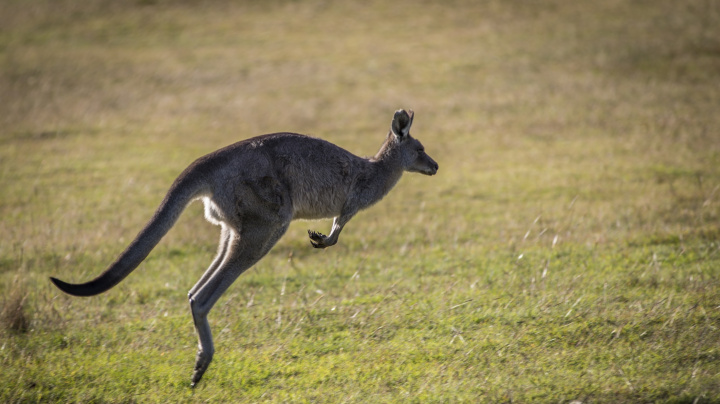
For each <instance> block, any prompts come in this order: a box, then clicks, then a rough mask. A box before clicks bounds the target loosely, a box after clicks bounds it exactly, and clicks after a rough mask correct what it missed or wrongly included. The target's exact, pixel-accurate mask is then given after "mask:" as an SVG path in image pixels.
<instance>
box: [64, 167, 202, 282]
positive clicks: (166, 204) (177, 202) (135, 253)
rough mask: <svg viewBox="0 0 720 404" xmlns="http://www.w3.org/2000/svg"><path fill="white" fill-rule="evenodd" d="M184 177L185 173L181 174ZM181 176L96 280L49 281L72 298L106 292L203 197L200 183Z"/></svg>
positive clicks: (136, 264)
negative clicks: (192, 203) (134, 235)
mask: <svg viewBox="0 0 720 404" xmlns="http://www.w3.org/2000/svg"><path fill="white" fill-rule="evenodd" d="M183 174H185V173H183ZM191 177H192V176H189V175H181V176H180V177H179V178H178V179H177V180H175V182H174V183H173V185H172V187H170V190H169V191H168V193H167V195H165V199H163V201H162V203H161V204H160V207H158V209H157V210H156V211H155V214H154V215H153V217H152V219H150V221H149V222H148V223H147V224H146V225H145V228H143V229H142V231H140V233H138V235H137V237H135V240H133V242H132V243H130V245H129V246H128V247H127V248H126V249H125V251H123V253H122V254H120V256H119V257H118V258H117V260H115V262H114V263H113V264H112V265H110V267H108V269H106V270H105V272H103V273H102V274H100V276H98V277H97V278H95V279H93V280H91V281H89V282H86V283H79V284H71V283H67V282H63V281H61V280H59V279H56V278H52V277H51V278H50V280H51V281H52V282H53V283H54V284H55V286H57V287H58V288H60V290H62V291H63V292H65V293H68V294H71V295H75V296H93V295H97V294H100V293H102V292H105V291H107V290H108V289H110V288H112V287H113V286H115V285H117V284H118V283H120V281H122V280H123V279H125V277H126V276H128V275H129V274H130V272H132V271H133V270H134V269H135V268H137V266H138V265H140V263H141V262H142V261H143V260H144V259H145V258H146V257H147V256H148V254H150V251H152V249H153V248H155V246H156V245H157V244H158V243H159V242H160V240H161V239H162V238H163V236H165V234H166V233H167V232H168V231H169V230H170V228H171V227H173V225H175V222H176V221H177V220H178V218H179V217H180V214H181V213H182V212H183V210H184V209H185V207H186V206H187V205H188V204H189V203H190V202H192V201H193V200H194V199H197V198H198V197H200V196H202V195H203V194H205V193H206V191H207V187H206V186H205V185H204V184H203V181H198V180H197V179H196V178H191Z"/></svg>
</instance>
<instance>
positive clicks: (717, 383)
mask: <svg viewBox="0 0 720 404" xmlns="http://www.w3.org/2000/svg"><path fill="white" fill-rule="evenodd" d="M718 38H720V8H719V7H718V5H717V4H716V2H714V1H708V0H690V1H686V2H682V4H680V3H678V2H673V1H669V0H667V1H666V0H662V1H655V2H639V1H635V2H625V1H608V2H594V3H593V2H576V3H573V4H570V3H569V2H563V1H559V0H558V1H553V0H544V1H536V2H526V1H514V0H512V1H493V0H490V1H485V2H469V1H451V2H447V1H446V2H430V1H428V2H422V3H417V2H404V1H400V2H371V3H364V4H360V3H357V4H356V3H351V2H330V3H324V2H319V1H314V0H310V1H303V2H286V1H272V2H240V3H237V4H235V3H230V4H228V3H226V2H223V1H219V0H218V1H214V0H210V1H204V2H195V1H184V2H180V1H177V2H175V1H173V2H171V1H164V0H157V1H134V2H133V1H126V2H111V1H107V0H94V1H88V2H73V1H69V0H63V1H43V0H32V1H30V2H25V1H23V2H21V1H16V0H7V1H4V2H2V3H0V94H1V95H0V189H1V190H2V191H0V296H2V297H0V365H1V367H2V369H3V371H2V373H1V374H2V376H0V401H2V402H10V403H13V402H83V403H86V402H163V403H164V402H228V401H229V402H233V401H234V402H423V403H425V402H551V403H557V402H571V401H573V400H578V401H582V402H583V403H598V402H613V403H618V402H620V403H622V402H628V403H637V402H667V403H696V402H697V403H713V402H715V403H717V402H720V345H718V343H719V342H720V141H718V139H720V129H719V128H720V114H718V107H719V106H720V40H718ZM398 108H412V109H414V110H415V111H416V119H415V124H414V126H413V134H414V135H415V136H416V137H417V138H419V139H420V140H421V141H422V142H423V143H424V145H425V146H426V149H427V151H428V153H429V154H430V155H431V156H432V157H433V158H435V159H436V160H437V161H438V163H439V164H440V171H439V173H438V175H437V176H435V177H431V178H429V177H424V176H419V175H410V174H408V175H406V176H405V177H404V178H403V179H402V180H401V182H400V183H399V184H398V186H397V187H396V188H395V189H394V190H393V191H392V192H391V193H390V195H389V196H388V197H387V198H386V199H385V200H383V201H382V202H381V203H379V204H378V205H376V206H374V207H372V208H370V209H369V210H367V211H365V212H363V213H361V214H359V215H358V216H357V217H356V218H355V219H353V221H351V222H350V223H349V224H348V226H347V227H346V229H345V230H344V231H343V234H342V236H341V238H340V241H339V243H338V245H337V246H334V247H333V248H331V249H327V250H323V251H318V250H314V249H312V248H311V246H310V243H309V241H308V239H307V234H306V230H307V229H308V228H311V229H315V230H319V231H325V232H326V231H327V229H328V228H329V226H330V223H329V222H328V221H324V222H298V223H294V224H293V225H292V226H291V228H290V230H289V231H288V233H287V235H286V236H285V237H284V238H283V239H282V240H281V241H280V242H279V243H278V245H277V246H276V247H275V248H274V249H273V250H272V251H271V252H270V254H269V255H268V256H267V257H266V258H265V259H264V260H263V261H261V262H260V263H259V264H257V265H256V266H255V267H254V268H253V269H251V270H250V271H248V273H246V274H244V275H243V276H242V277H240V278H239V279H238V280H237V281H236V283H235V284H234V285H233V286H232V287H231V289H230V290H229V291H228V292H227V293H226V294H225V296H224V297H223V298H222V299H221V300H220V301H219V302H218V304H217V305H216V306H215V308H214V309H213V311H212V312H211V314H210V323H211V327H212V329H213V332H214V336H215V341H216V348H217V353H216V356H215V359H214V361H213V363H212V365H211V366H210V368H209V370H208V372H207V373H206V375H205V376H204V378H203V380H202V382H201V383H200V385H199V386H198V387H197V388H195V389H190V388H189V382H190V375H191V373H192V367H193V364H194V358H195V357H194V355H195V346H196V337H195V334H194V329H193V326H192V320H191V316H190V313H189V308H188V307H187V301H186V292H187V290H189V288H190V287H191V286H192V285H193V283H194V282H195V281H196V280H197V279H198V278H199V277H200V275H201V273H202V271H203V269H204V268H205V267H206V266H207V265H208V264H209V263H210V261H211V259H212V257H213V254H214V251H215V248H216V242H217V238H218V230H217V228H215V227H213V226H211V225H209V224H207V223H206V222H205V221H204V220H203V218H202V209H201V208H200V205H199V204H197V205H191V206H190V207H189V208H188V210H187V211H186V213H185V215H184V216H183V217H182V218H181V220H180V221H179V223H178V224H177V225H176V227H175V228H174V229H173V230H172V231H171V232H170V233H169V234H168V236H167V237H166V239H165V240H164V241H163V242H162V243H161V244H160V245H159V246H158V248H157V249H156V250H155V251H154V252H153V253H152V254H151V255H150V257H149V258H148V259H147V260H146V261H145V262H144V263H143V264H142V265H141V267H140V268H139V269H138V270H136V271H135V272H134V273H133V274H132V275H131V276H129V277H128V278H127V279H126V280H125V281H124V282H123V283H121V284H120V285H118V286H117V287H116V288H114V289H113V290H111V291H109V292H108V293H105V294H103V295H100V296H97V297H93V298H85V299H81V298H73V297H70V296H66V295H64V294H62V293H61V292H60V291H58V290H57V289H55V288H54V287H53V286H52V285H51V284H50V282H49V280H48V276H51V275H52V276H57V277H59V278H61V279H65V280H69V281H82V280H86V279H89V278H90V277H93V276H95V275H97V274H98V273H99V272H100V271H102V270H103V269H104V268H105V267H106V266H107V265H108V264H109V263H110V262H112V261H113V260H114V258H115V257H116V255H117V254H118V253H119V252H120V251H122V249H123V248H124V247H125V246H126V245H127V244H128V243H129V242H130V240H131V239H132V238H133V237H134V235H135V234H136V233H137V231H138V230H139V229H140V228H141V227H142V225H143V224H144V223H145V221H146V220H148V219H149V218H150V216H151V215H152V212H153V210H154V209H155V207H156V206H157V204H158V203H159V201H160V200H161V199H162V197H163V195H164V192H165V191H166V190H167V187H168V186H169V185H170V183H171V182H172V180H173V179H174V177H175V176H176V175H177V174H178V173H179V172H180V171H182V169H184V168H185V167H186V166H187V165H188V164H189V163H190V162H191V161H192V160H193V159H194V158H196V157H198V156H200V155H202V154H205V153H208V152H210V151H212V150H214V149H217V148H219V147H222V146H225V145H227V144H230V143H232V142H235V141H237V140H240V139H244V138H247V137H250V136H254V135H259V134H263V133H269V132H275V131H286V130H287V131H296V132H301V133H309V134H313V135H317V136H320V137H323V138H325V139H328V140H330V141H332V142H334V143H337V144H339V145H341V146H343V147H344V148H346V149H349V150H351V151H353V152H355V153H357V154H361V155H371V154H373V153H374V152H375V151H376V149H377V148H378V147H379V146H380V143H381V142H382V139H383V136H384V135H385V133H386V131H387V129H388V125H389V123H390V119H391V117H392V113H393V111H394V110H396V109H398Z"/></svg>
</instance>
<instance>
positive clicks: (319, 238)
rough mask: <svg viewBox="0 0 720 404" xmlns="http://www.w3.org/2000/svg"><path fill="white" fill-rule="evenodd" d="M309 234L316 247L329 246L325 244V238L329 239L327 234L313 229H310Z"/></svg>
mask: <svg viewBox="0 0 720 404" xmlns="http://www.w3.org/2000/svg"><path fill="white" fill-rule="evenodd" d="M308 236H310V244H312V246H313V247H315V248H326V247H329V245H327V244H325V240H327V236H326V235H324V234H322V233H318V232H316V231H313V230H308Z"/></svg>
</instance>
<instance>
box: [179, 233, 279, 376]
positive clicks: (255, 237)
mask: <svg viewBox="0 0 720 404" xmlns="http://www.w3.org/2000/svg"><path fill="white" fill-rule="evenodd" d="M288 226H289V220H288V221H287V222H285V223H281V224H275V225H273V224H272V223H257V222H255V223H245V224H243V227H242V230H241V232H240V233H239V234H238V232H237V231H235V230H229V232H230V235H229V241H228V245H227V250H226V252H225V256H224V258H223V259H222V262H221V263H220V264H219V265H218V267H217V268H216V269H215V270H214V271H213V273H212V274H208V273H207V272H206V275H208V276H207V278H206V277H205V276H203V278H206V279H205V281H204V282H198V284H197V285H195V287H193V290H194V293H192V296H191V297H190V308H191V310H192V315H193V320H194V322H195V329H196V331H197V333H198V340H199V344H198V345H199V347H198V353H197V358H196V360H195V370H194V373H193V377H192V386H195V384H197V382H199V381H200V379H201V378H202V376H203V374H204V373H205V371H206V370H207V368H208V366H209V365H210V362H211V361H212V357H213V354H214V353H215V347H214V345H213V340H212V332H211V331H210V324H209V323H208V320H207V315H208V313H209V312H210V309H212V307H213V305H214V304H215V303H216V302H217V301H218V299H219V298H220V296H222V294H223V293H224V292H225V291H226V290H227V289H228V288H229V287H230V285H231V284H232V283H233V282H234V281H235V280H236V279H237V277H238V276H240V275H241V274H242V273H243V272H245V271H246V270H247V269H248V268H250V267H251V266H253V265H254V264H255V263H256V262H258V261H259V260H260V259H261V258H262V257H263V256H265V254H267V252H268V251H270V249H271V248H272V246H273V245H275V243H276V242H277V241H278V240H279V239H280V237H281V236H282V235H283V234H284V233H285V231H286V230H287V228H288ZM208 272H209V271H208Z"/></svg>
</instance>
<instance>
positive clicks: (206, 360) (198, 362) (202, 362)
mask: <svg viewBox="0 0 720 404" xmlns="http://www.w3.org/2000/svg"><path fill="white" fill-rule="evenodd" d="M212 357H213V354H212V353H206V352H204V351H203V350H201V349H199V350H198V353H197V357H196V358H195V372H193V376H192V383H191V384H190V387H195V385H196V384H197V383H198V382H199V381H200V379H202V377H203V374H204V373H205V371H206V370H207V368H208V366H210V361H212Z"/></svg>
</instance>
